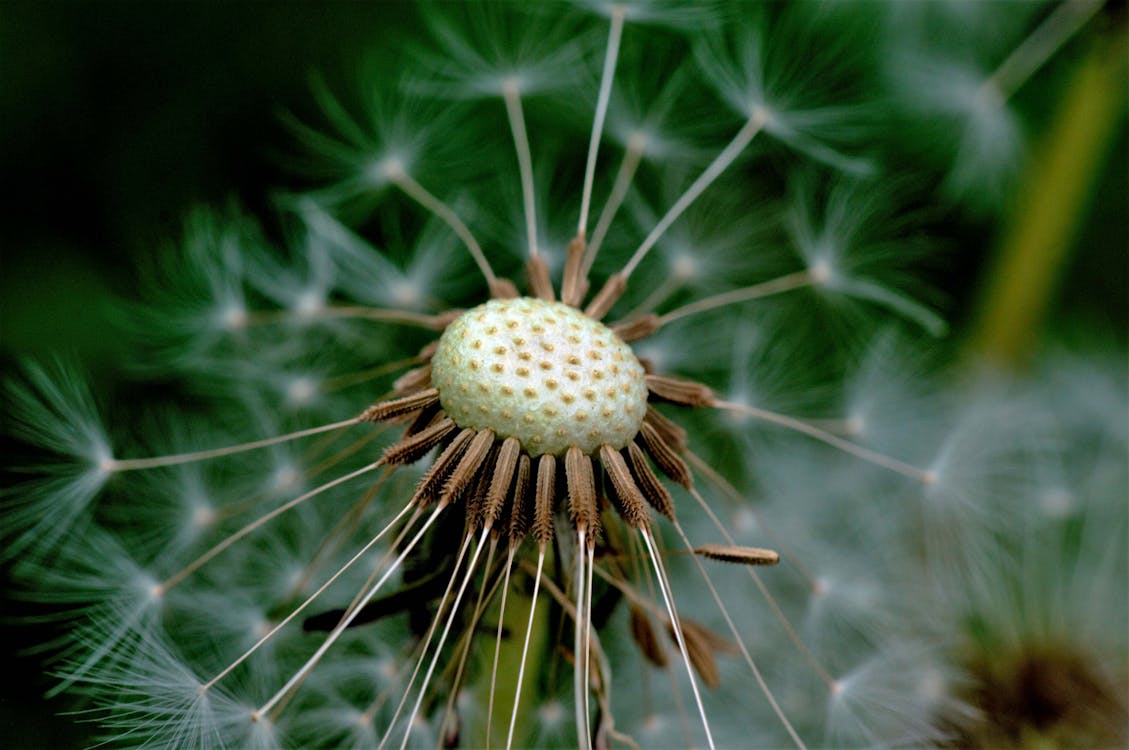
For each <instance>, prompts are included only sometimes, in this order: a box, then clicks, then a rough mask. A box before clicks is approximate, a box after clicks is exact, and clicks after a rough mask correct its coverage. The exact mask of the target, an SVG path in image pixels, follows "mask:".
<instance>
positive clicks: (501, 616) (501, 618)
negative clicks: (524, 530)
mask: <svg viewBox="0 0 1129 750" xmlns="http://www.w3.org/2000/svg"><path fill="white" fill-rule="evenodd" d="M516 551H517V546H516V545H513V544H511V545H510V549H509V551H508V552H507V553H506V571H505V577H504V579H503V580H502V603H501V605H500V606H499V610H498V633H497V635H495V636H494V666H493V667H491V669H490V694H489V697H488V699H487V702H486V747H487V748H489V747H490V740H491V736H490V729H491V726H492V725H493V722H494V690H495V688H496V687H497V684H498V658H499V656H500V655H501V651H502V626H503V625H504V624H505V621H506V599H507V595H508V594H509V590H510V571H511V569H512V568H513V565H514V553H515V552H516Z"/></svg>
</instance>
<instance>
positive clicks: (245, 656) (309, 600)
mask: <svg viewBox="0 0 1129 750" xmlns="http://www.w3.org/2000/svg"><path fill="white" fill-rule="evenodd" d="M413 507H414V506H413V504H412V503H408V504H407V505H405V506H404V508H403V510H401V511H400V512H399V513H397V514H396V517H395V518H393V519H392V520H391V521H389V522H388V523H387V524H386V525H385V527H384V528H383V529H381V530H380V533H378V534H377V535H376V536H374V537H373V538H372V539H370V540H369V541H368V543H367V544H365V546H363V547H361V548H360V550H358V551H357V554H355V555H353V556H352V557H351V558H349V561H348V562H346V563H345V564H344V565H342V566H341V567H340V568H339V569H338V570H337V572H336V573H334V574H333V575H332V576H330V577H329V579H328V580H327V581H326V582H325V583H323V584H322V585H321V586H320V587H319V588H318V590H317V591H315V592H314V593H312V594H310V595H309V597H307V598H306V600H305V601H303V602H302V603H301V604H299V605H298V606H297V607H295V608H294V609H293V610H292V611H291V612H290V614H288V615H287V616H286V617H284V618H283V619H282V620H280V621H279V622H278V623H277V624H276V625H275V626H274V627H273V628H271V629H270V631H269V632H268V633H267V634H266V635H264V636H263V637H262V638H260V639H259V640H258V641H257V642H256V643H255V645H254V646H251V648H249V649H247V650H246V651H244V652H243V655H242V656H240V657H239V658H237V659H236V660H235V661H233V662H232V663H231V664H229V665H227V667H225V668H224V670H223V671H222V672H220V673H219V674H217V675H216V676H215V677H213V678H212V679H210V680H208V681H207V682H206V683H204V685H203V686H202V687H201V688H200V689H201V690H208V689H209V688H211V687H212V685H215V684H216V683H217V682H219V681H220V680H222V679H223V678H224V677H226V676H227V675H229V674H230V673H231V671H232V670H233V669H235V668H236V667H238V666H239V665H240V664H242V663H243V662H244V661H246V660H247V659H248V658H249V657H250V656H251V654H253V653H255V652H256V651H258V650H259V649H260V648H262V646H263V645H264V644H265V643H266V642H267V641H269V640H270V639H271V638H273V637H274V635H275V633H277V632H278V631H280V630H282V628H284V627H285V626H286V625H287V624H288V623H289V622H290V621H291V620H293V619H294V618H295V617H297V616H298V615H299V614H301V613H302V611H303V610H305V609H306V607H308V606H310V605H311V604H312V603H313V602H314V600H315V599H317V598H318V597H319V596H321V595H322V594H323V593H324V592H325V590H326V589H328V588H329V587H330V586H331V585H333V582H334V581H336V580H337V579H338V578H340V577H341V576H342V575H343V574H344V573H345V571H347V570H348V569H349V568H351V567H353V565H354V563H356V562H357V561H358V560H360V559H361V558H362V557H363V556H364V555H365V554H366V553H367V552H368V551H369V550H370V549H372V548H373V546H374V545H375V544H376V543H377V542H379V541H380V540H381V539H382V538H383V537H384V535H385V534H387V533H388V531H389V530H390V529H391V528H392V527H393V526H395V525H396V524H397V523H398V522H399V521H400V519H401V518H403V517H404V514H406V513H407V512H408V511H409V510H411V509H412V508H413ZM422 514H423V511H422V509H420V508H416V512H415V513H414V514H413V515H412V517H411V518H410V519H408V522H407V524H406V525H405V526H404V529H403V532H402V533H404V532H407V531H408V530H409V529H411V527H412V526H414V525H415V523H416V521H418V520H419V517H420V515H422ZM393 548H395V547H394V545H393ZM391 556H392V553H391V551H389V552H388V553H387V554H386V555H385V556H384V557H383V558H382V559H381V560H380V562H379V563H377V566H376V567H377V570H379V569H381V568H382V567H384V564H385V562H386V561H387V560H388V558H389V557H391Z"/></svg>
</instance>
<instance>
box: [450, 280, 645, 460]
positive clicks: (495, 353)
mask: <svg viewBox="0 0 1129 750" xmlns="http://www.w3.org/2000/svg"><path fill="white" fill-rule="evenodd" d="M431 367H432V371H431V380H432V383H433V384H434V385H435V387H436V388H437V389H438V390H439V401H440V403H441V404H442V406H443V410H444V411H445V412H446V413H447V414H448V415H449V416H450V417H451V418H452V419H453V420H454V421H455V423H456V424H458V425H459V426H460V427H464V428H467V427H469V428H473V429H476V430H492V431H493V432H494V433H495V434H496V435H497V436H499V438H506V437H514V438H517V440H518V441H519V442H520V443H521V447H522V448H523V449H524V450H525V451H526V452H527V453H529V454H530V455H531V456H539V455H542V454H546V453H547V454H551V455H556V456H560V455H563V454H564V453H565V452H566V451H567V450H568V448H569V447H570V446H573V445H575V446H577V447H579V448H580V449H581V450H582V451H584V452H585V453H586V454H589V455H591V454H593V453H594V452H596V451H598V450H599V448H600V446H602V445H609V446H611V447H612V448H615V449H617V450H618V449H621V448H624V447H625V446H627V444H628V443H629V442H631V440H632V438H634V437H635V435H636V434H637V433H638V432H639V428H640V426H641V425H642V423H643V417H644V416H645V414H646V410H647V384H646V381H645V379H644V373H643V366H642V365H640V364H639V360H638V359H636V357H635V354H634V353H633V352H632V351H631V347H629V346H628V345H627V344H625V343H624V342H623V341H622V340H621V339H620V338H619V337H618V336H616V334H615V333H613V332H612V331H611V329H609V328H608V327H607V326H605V325H603V324H602V323H600V322H598V321H596V320H593V319H591V318H589V317H588V316H586V315H584V313H582V312H580V311H579V310H577V309H575V308H573V307H569V306H568V305H565V304H562V303H559V302H547V301H545V300H540V299H533V298H528V297H522V298H519V299H495V300H491V301H489V302H487V303H485V304H483V305H480V306H478V307H475V308H473V309H471V310H468V311H467V312H465V313H463V314H462V315H461V316H460V317H459V318H457V319H456V320H455V321H454V322H453V323H451V324H450V325H449V326H447V329H446V331H445V332H444V333H443V336H442V337H441V338H440V339H439V348H438V349H437V350H436V352H435V356H434V357H433V358H432V361H431Z"/></svg>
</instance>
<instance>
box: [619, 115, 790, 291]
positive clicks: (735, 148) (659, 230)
mask: <svg viewBox="0 0 1129 750" xmlns="http://www.w3.org/2000/svg"><path fill="white" fill-rule="evenodd" d="M767 122H768V115H767V114H766V113H765V112H764V110H762V109H759V108H758V109H756V110H754V111H753V114H752V115H750V117H749V119H748V120H746V121H745V124H744V125H742V126H741V129H740V130H738V131H737V134H736V135H734V136H733V140H731V141H730V142H729V144H728V145H727V146H726V147H725V148H724V149H722V151H721V153H720V154H718V155H717V157H716V158H715V159H714V160H713V161H712V162H710V165H709V166H708V167H706V168H705V170H704V171H703V172H702V173H701V174H700V175H698V179H696V180H694V182H693V183H692V184H691V185H690V187H689V188H687V189H686V192H685V193H683V194H682V195H681V197H679V198H678V200H676V201H675V202H674V205H673V206H671V207H670V209H669V210H668V211H667V212H666V215H665V216H663V217H662V219H660V220H659V223H658V224H656V225H655V228H654V229H652V230H651V233H650V234H648V235H647V238H646V239H644V240H643V244H642V245H640V246H639V249H638V250H636V251H635V254H634V255H632V256H631V259H630V260H629V261H627V265H626V266H624V267H623V271H622V273H623V276H624V278H625V279H626V278H627V277H628V276H630V275H631V274H632V273H633V272H634V271H635V267H636V266H638V265H639V263H640V262H642V260H643V258H645V257H647V253H648V252H649V251H650V249H651V248H652V247H654V245H655V243H656V242H658V241H659V238H660V237H662V236H663V233H664V232H666V230H667V229H668V228H670V225H671V224H673V223H674V220H675V219H677V218H678V217H679V216H681V215H682V212H683V211H685V210H686V209H687V208H689V207H690V204H692V203H693V202H694V201H695V200H697V199H698V197H699V196H700V195H701V194H702V193H703V192H705V189H706V188H708V187H709V186H710V185H711V184H713V181H714V180H716V179H717V178H718V177H720V176H721V173H722V172H724V171H725V170H726V169H728V168H729V166H730V165H731V164H732V163H733V162H734V161H736V160H737V157H738V156H739V155H740V154H741V152H742V151H744V150H745V147H746V146H748V145H749V143H750V142H751V141H752V140H753V138H755V137H756V135H757V133H759V132H760V131H761V129H762V128H763V127H764V126H765V123H767Z"/></svg>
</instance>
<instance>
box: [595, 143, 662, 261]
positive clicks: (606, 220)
mask: <svg viewBox="0 0 1129 750" xmlns="http://www.w3.org/2000/svg"><path fill="white" fill-rule="evenodd" d="M646 147H647V136H646V135H645V134H643V133H632V135H631V137H630V138H628V139H627V150H626V152H625V153H624V154H623V161H621V162H620V164H619V171H617V172H616V175H615V182H613V183H612V191H611V193H609V194H608V200H607V203H605V204H604V208H603V210H602V211H601V212H600V218H599V219H597V220H596V229H595V231H593V232H592V240H591V242H589V243H588V247H587V248H586V249H585V251H584V262H583V263H582V264H581V266H580V269H581V272H582V273H583V274H584V275H585V276H587V275H588V273H589V271H591V270H592V264H593V263H595V262H596V253H598V252H599V251H600V246H601V245H603V244H604V238H605V237H606V236H607V234H608V229H609V228H611V225H612V219H614V218H615V215H616V213H617V212H618V211H619V207H620V206H621V205H623V199H624V198H626V197H627V189H628V188H629V187H631V180H632V179H634V177H635V171H636V170H637V169H638V168H639V163H640V162H641V161H642V160H643V151H644V149H646Z"/></svg>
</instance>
